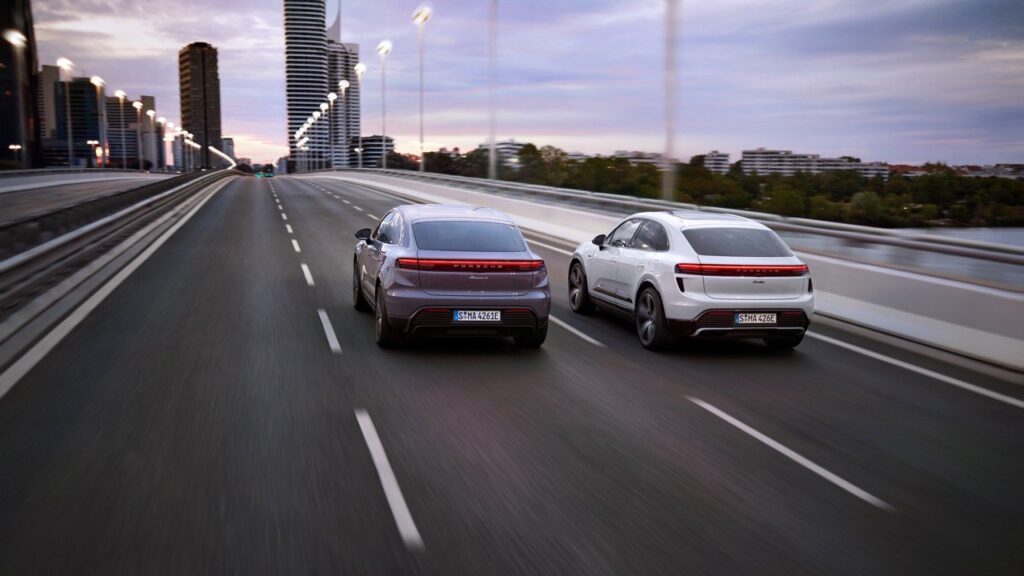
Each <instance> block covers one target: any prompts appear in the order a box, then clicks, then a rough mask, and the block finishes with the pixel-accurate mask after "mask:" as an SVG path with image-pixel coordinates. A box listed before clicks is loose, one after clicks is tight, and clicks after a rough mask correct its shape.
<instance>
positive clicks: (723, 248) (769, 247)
mask: <svg viewBox="0 0 1024 576" xmlns="http://www.w3.org/2000/svg"><path fill="white" fill-rule="evenodd" d="M683 236H686V240H687V241H688V242H689V243H690V246H693V249H694V250H695V251H696V252H697V254H700V255H701V256H760V257H763V258H773V257H775V258H778V257H784V256H792V255H793V253H792V252H790V251H789V248H787V247H786V245H785V244H784V243H783V242H782V240H781V239H780V238H779V237H778V236H777V235H776V234H775V232H772V231H771V230H758V229H754V228H695V229H693V230H683Z"/></svg>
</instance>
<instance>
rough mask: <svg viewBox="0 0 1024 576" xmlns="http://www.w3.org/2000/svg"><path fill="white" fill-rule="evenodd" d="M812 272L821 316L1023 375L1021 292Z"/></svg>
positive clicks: (517, 210) (894, 275) (444, 190)
mask: <svg viewBox="0 0 1024 576" xmlns="http://www.w3.org/2000/svg"><path fill="white" fill-rule="evenodd" d="M312 177H316V178H330V179H337V180H341V181H346V182H352V183H354V184H362V185H364V186H371V187H374V188H377V189H379V190H382V191H385V192H391V193H394V194H398V195H401V196H405V197H410V198H415V199H417V200H420V201H424V202H434V203H442V204H474V205H479V206H487V207H489V208H494V209H496V210H501V211H502V212H505V213H507V214H509V215H510V216H511V217H512V218H513V219H515V221H516V222H517V223H518V224H519V226H520V227H522V228H523V229H524V230H527V231H534V232H538V233H541V234H545V235H547V236H552V237H555V238H561V239H564V240H566V241H569V242H571V243H579V242H584V241H587V240H589V239H591V238H593V237H594V236H595V235H597V234H604V233H607V232H608V231H610V230H611V229H612V227H613V226H614V225H615V224H616V223H617V222H618V221H619V220H620V219H619V218H617V217H613V216H608V215H604V214H597V213H594V212H589V211H586V210H583V209H580V208H569V207H562V206H558V205H553V204H547V203H538V202H530V201H527V200H520V199H517V198H509V197H505V196H495V195H490V194H486V193H482V192H478V191H473V190H467V189H464V188H457V187H454V186H445V185H440V184H436V183H426V182H416V181H409V180H398V179H396V178H392V177H387V176H380V175H373V174H365V175H364V174H346V173H328V174H323V173H321V174H316V175H313V176H312ZM798 255H799V256H800V258H801V259H803V260H804V261H805V262H806V263H807V264H808V266H810V268H811V273H812V275H813V278H814V287H815V293H816V307H817V310H818V311H820V312H821V313H822V314H826V315H829V316H833V317H836V318H839V319H841V320H844V321H847V322H851V323H854V324H859V325H862V326H866V327H869V328H872V329H874V330H878V331H881V332H885V333H888V334H892V335H895V336H899V337H902V338H907V339H909V340H913V341H916V342H920V343H924V344H928V345H930V346H934V347H937V348H941V349H944V350H948V351H950V352H954V353H957V354H962V355H965V356H968V357H971V358H975V359H979V360H983V361H986V362H989V363H992V364H996V365H999V366H1003V367H1005V368H1009V369H1011V370H1015V371H1018V372H1019V371H1024V358H1022V356H1024V354H1022V352H1024V322H1022V321H1021V319H1022V318H1024V294H1020V293H1015V292H1010V291H1005V290H998V289H995V288H988V287H984V286H977V285H974V284H968V283H963V282H957V281H953V280H947V279H943V278H936V277H931V276H924V275H920V274H913V273H910V272H906V271H902V270H896V269H891V268H885V267H882V266H874V265H870V264H863V263H859V262H851V261H847V260H842V259H839V258H833V257H826V256H820V255H815V254H807V253H801V252H798Z"/></svg>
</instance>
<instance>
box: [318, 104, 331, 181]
mask: <svg viewBox="0 0 1024 576" xmlns="http://www.w3.org/2000/svg"><path fill="white" fill-rule="evenodd" d="M330 109H331V106H330V104H328V103H327V102H321V103H320V117H321V118H323V119H324V123H325V124H327V126H324V127H323V128H321V129H320V156H321V157H323V160H322V161H321V162H320V164H321V168H327V154H325V152H326V151H327V146H326V144H327V142H326V140H327V138H324V136H325V135H326V136H328V137H330V134H329V133H328V132H329V131H330V128H331V117H330V116H328V115H327V112H328V111H329V110H330Z"/></svg>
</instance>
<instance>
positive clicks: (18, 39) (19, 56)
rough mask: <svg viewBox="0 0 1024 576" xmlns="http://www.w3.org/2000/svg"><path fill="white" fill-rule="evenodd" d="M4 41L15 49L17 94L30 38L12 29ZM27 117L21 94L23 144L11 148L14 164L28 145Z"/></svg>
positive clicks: (5, 32)
mask: <svg viewBox="0 0 1024 576" xmlns="http://www.w3.org/2000/svg"><path fill="white" fill-rule="evenodd" d="M4 40H6V41H7V42H8V43H9V44H10V45H11V46H12V47H13V48H14V81H15V82H16V83H17V86H18V90H17V91H16V93H17V92H18V91H20V90H21V82H22V71H21V68H22V66H23V65H24V50H25V46H26V45H27V44H28V38H26V37H25V35H24V34H22V33H21V32H20V31H18V30H14V29H13V28H12V29H10V30H4ZM25 116H26V114H25V98H24V95H22V94H19V95H18V125H19V130H18V134H19V136H20V138H21V143H20V144H17V146H18V147H17V148H10V147H9V149H10V150H14V151H15V152H14V162H15V164H17V163H18V159H19V158H20V156H21V154H19V151H20V150H22V149H23V148H24V147H25V146H26V144H27V142H26V140H25V132H26V131H25ZM12 146H13V145H12ZM22 167H23V168H24V166H22Z"/></svg>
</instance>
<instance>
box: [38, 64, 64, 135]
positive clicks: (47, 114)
mask: <svg viewBox="0 0 1024 576" xmlns="http://www.w3.org/2000/svg"><path fill="white" fill-rule="evenodd" d="M58 82H60V68H58V67H56V66H50V65H49V64H44V65H43V67H42V69H41V70H40V71H39V72H38V73H36V93H37V96H38V98H37V100H36V110H38V113H39V137H40V138H41V139H43V140H47V139H50V138H56V137H57V105H56V103H57V83H58Z"/></svg>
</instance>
